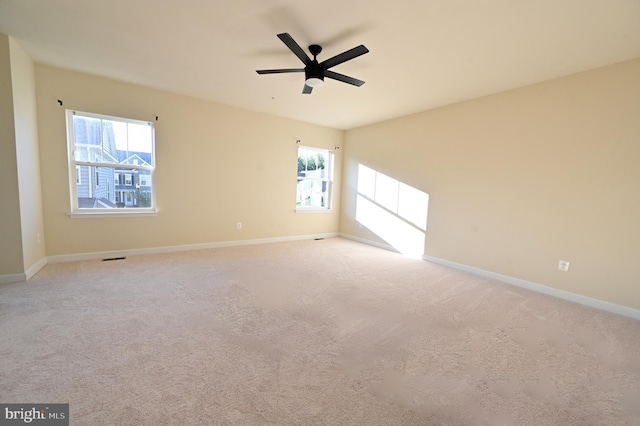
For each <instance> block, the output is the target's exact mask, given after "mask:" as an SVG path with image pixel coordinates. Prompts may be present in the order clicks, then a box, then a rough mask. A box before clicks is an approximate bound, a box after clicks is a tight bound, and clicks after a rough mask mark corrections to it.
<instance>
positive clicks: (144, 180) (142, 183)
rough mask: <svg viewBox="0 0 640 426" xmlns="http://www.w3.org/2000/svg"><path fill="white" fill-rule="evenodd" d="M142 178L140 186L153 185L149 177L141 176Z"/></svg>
mask: <svg viewBox="0 0 640 426" xmlns="http://www.w3.org/2000/svg"><path fill="white" fill-rule="evenodd" d="M138 177H139V178H140V186H149V185H151V183H150V182H149V175H143V174H140V176H138Z"/></svg>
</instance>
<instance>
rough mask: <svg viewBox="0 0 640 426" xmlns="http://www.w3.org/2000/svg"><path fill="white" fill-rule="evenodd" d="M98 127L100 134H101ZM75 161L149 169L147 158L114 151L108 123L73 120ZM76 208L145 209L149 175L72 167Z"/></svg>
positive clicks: (106, 168) (112, 135)
mask: <svg viewBox="0 0 640 426" xmlns="http://www.w3.org/2000/svg"><path fill="white" fill-rule="evenodd" d="M101 125H102V132H101V128H100V127H101ZM73 132H74V137H75V152H74V155H75V159H76V161H88V162H99V163H111V164H118V165H122V164H124V165H126V164H132V165H146V166H149V165H151V154H150V153H145V152H130V151H125V150H118V149H117V147H116V138H115V133H114V130H113V125H112V123H110V122H109V121H101V120H99V119H92V118H85V117H77V118H76V119H75V120H74V128H73ZM76 188H77V194H78V207H79V208H115V207H149V206H150V205H151V173H150V172H149V171H147V170H138V169H123V168H117V169H116V168H114V167H98V166H76Z"/></svg>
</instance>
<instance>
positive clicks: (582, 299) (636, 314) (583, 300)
mask: <svg viewBox="0 0 640 426" xmlns="http://www.w3.org/2000/svg"><path fill="white" fill-rule="evenodd" d="M340 237H343V238H347V239H350V240H354V241H358V242H360V243H363V244H368V245H371V246H375V247H378V248H382V249H386V250H391V251H395V252H397V251H398V250H396V249H395V248H393V247H392V246H390V245H388V244H384V243H379V242H376V241H371V240H367V239H365V238H360V237H356V236H353V235H348V234H343V233H340ZM422 259H423V260H425V261H427V262H432V263H436V264H438V265H442V266H446V267H448V268H452V269H457V270H459V271H464V272H468V273H470V274H473V275H478V276H481V277H485V278H489V279H492V280H496V281H500V282H502V283H505V284H510V285H513V286H516V287H521V288H525V289H527V290H531V291H535V292H536V293H542V294H546V295H549V296H553V297H557V298H559V299H564V300H568V301H570V302H573V303H579V304H581V305H585V306H589V307H591V308H596V309H599V310H602V311H606V312H611V313H614V314H618V315H622V316H625V317H629V318H634V319H637V320H640V310H638V309H633V308H629V307H627V306H622V305H617V304H615V303H611V302H606V301H604V300H599V299H594V298H592V297H587V296H583V295H581V294H577V293H571V292H568V291H564V290H559V289H557V288H553V287H549V286H546V285H543V284H538V283H534V282H532V281H527V280H523V279H520V278H515V277H510V276H508V275H502V274H498V273H496V272H491V271H487V270H484V269H480V268H476V267H473V266H468V265H463V264H461V263H456V262H452V261H450V260H446V259H440V258H437V257H433V256H422Z"/></svg>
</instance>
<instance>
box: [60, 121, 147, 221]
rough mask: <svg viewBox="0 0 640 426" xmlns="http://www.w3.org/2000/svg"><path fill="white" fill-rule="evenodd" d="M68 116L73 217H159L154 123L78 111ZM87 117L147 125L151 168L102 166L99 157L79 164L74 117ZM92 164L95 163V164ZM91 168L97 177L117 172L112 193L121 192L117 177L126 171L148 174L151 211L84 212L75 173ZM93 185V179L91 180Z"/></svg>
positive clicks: (117, 165)
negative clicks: (104, 170) (104, 172)
mask: <svg viewBox="0 0 640 426" xmlns="http://www.w3.org/2000/svg"><path fill="white" fill-rule="evenodd" d="M65 116H66V125H67V162H68V169H69V195H70V209H71V210H70V213H69V216H70V217H105V216H111V217H116V216H155V215H156V214H157V208H156V186H155V178H154V177H155V169H156V167H155V166H156V159H155V151H156V147H155V124H154V123H153V122H151V121H143V120H136V119H131V118H125V117H116V116H110V115H105V114H97V113H91V112H84V111H77V110H70V109H67V110H65ZM74 116H80V117H87V118H92V119H99V120H109V121H117V122H122V123H127V124H136V125H148V126H150V128H151V129H150V130H151V165H140V164H122V163H108V162H100V161H97V156H94V157H93V158H91V157H90V159H89V160H88V161H81V160H76V156H75V153H76V152H75V151H76V146H75V135H74V124H73V117H74ZM92 160H93V161H92ZM85 166H86V167H90V168H93V172H94V173H98V168H103V167H104V168H109V169H114V173H113V175H114V178H113V179H107V181H108V182H109V184H110V183H111V182H113V193H114V195H115V192H117V191H119V190H118V189H117V186H118V185H119V183H118V181H117V180H116V176H117V175H119V174H124V173H126V172H127V171H129V173H131V172H130V171H131V170H133V169H137V170H147V171H148V172H149V181H150V186H149V190H148V192H150V202H151V206H150V207H135V208H108V207H105V208H93V207H91V208H86V207H85V208H81V207H79V205H78V186H79V185H81V184H82V182H81V181H82V179H80V182H78V179H77V177H76V174H77V172H76V170H78V169H79V168H82V167H85ZM91 172H92V169H89V174H91ZM90 181H91V179H90Z"/></svg>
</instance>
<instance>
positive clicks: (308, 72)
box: [304, 59, 324, 81]
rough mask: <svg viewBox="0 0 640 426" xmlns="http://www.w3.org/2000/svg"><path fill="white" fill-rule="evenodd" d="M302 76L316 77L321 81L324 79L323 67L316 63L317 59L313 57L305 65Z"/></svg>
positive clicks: (307, 77)
mask: <svg viewBox="0 0 640 426" xmlns="http://www.w3.org/2000/svg"><path fill="white" fill-rule="evenodd" d="M304 77H305V80H309V79H310V78H317V79H319V80H321V81H324V68H322V67H321V66H320V65H319V64H318V61H317V60H315V59H314V60H313V61H311V63H310V64H309V65H307V66H306V67H305V69H304Z"/></svg>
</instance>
